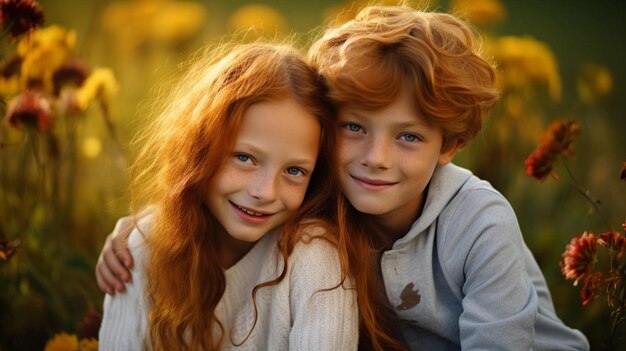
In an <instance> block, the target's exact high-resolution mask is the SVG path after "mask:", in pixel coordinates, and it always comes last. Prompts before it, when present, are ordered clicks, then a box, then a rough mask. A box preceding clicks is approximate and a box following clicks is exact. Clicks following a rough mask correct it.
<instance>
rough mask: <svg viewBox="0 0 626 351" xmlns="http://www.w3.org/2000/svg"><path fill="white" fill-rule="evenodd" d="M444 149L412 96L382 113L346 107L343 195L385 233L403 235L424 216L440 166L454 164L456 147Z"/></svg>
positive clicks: (342, 119)
mask: <svg viewBox="0 0 626 351" xmlns="http://www.w3.org/2000/svg"><path fill="white" fill-rule="evenodd" d="M442 146H443V134H442V132H441V130H440V129H439V128H436V127H433V126H431V125H429V124H428V123H427V122H426V120H425V119H424V118H423V117H421V115H420V113H419V112H418V111H417V109H416V108H415V107H414V100H413V99H412V98H411V96H410V95H409V94H408V93H404V94H402V95H401V96H400V97H399V98H398V99H397V100H396V101H395V102H393V103H392V104H391V105H389V106H387V107H386V108H384V109H381V110H377V111H366V110H360V109H357V108H352V107H346V108H343V109H342V110H341V111H340V130H339V165H340V171H339V176H340V180H341V184H342V188H343V192H344V194H345V195H346V197H347V198H348V200H350V203H352V205H353V206H354V207H355V208H356V209H357V210H359V211H360V212H363V213H367V214H371V215H374V216H375V217H376V220H377V222H378V223H379V224H380V225H381V226H382V227H383V228H384V229H385V230H391V231H393V232H396V231H401V232H402V233H401V235H404V234H406V231H407V230H408V229H409V228H410V226H411V224H412V223H413V222H414V221H415V219H416V218H417V217H418V216H419V214H420V212H421V209H422V203H423V198H424V190H425V189H426V186H427V185H428V182H429V181H430V178H431V176H432V174H433V172H434V170H435V167H436V166H437V164H446V163H448V162H450V161H451V160H452V157H453V156H454V154H455V153H456V147H454V148H452V149H451V150H448V151H445V152H441V148H442Z"/></svg>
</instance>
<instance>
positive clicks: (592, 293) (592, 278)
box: [580, 272, 602, 306]
mask: <svg viewBox="0 0 626 351" xmlns="http://www.w3.org/2000/svg"><path fill="white" fill-rule="evenodd" d="M601 283H602V272H598V273H595V274H591V275H589V276H588V277H587V278H586V279H585V284H584V285H583V288H582V289H580V298H581V299H582V300H583V306H586V305H587V304H589V302H591V301H592V300H593V298H594V297H596V293H597V291H598V287H599V286H600V284H601Z"/></svg>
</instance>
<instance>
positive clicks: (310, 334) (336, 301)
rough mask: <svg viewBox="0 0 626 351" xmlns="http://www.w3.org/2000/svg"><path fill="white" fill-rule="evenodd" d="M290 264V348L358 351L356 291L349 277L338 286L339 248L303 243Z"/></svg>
mask: <svg viewBox="0 0 626 351" xmlns="http://www.w3.org/2000/svg"><path fill="white" fill-rule="evenodd" d="M290 265H291V266H290V267H289V273H288V274H289V277H290V285H291V286H290V306H291V314H292V323H293V324H292V328H291V331H290V335H289V349H290V350H316V351H317V350H320V351H321V350H356V349H357V344H358V338H359V334H358V309H357V301H356V289H354V284H353V281H352V279H351V278H349V277H348V278H347V279H346V281H345V282H344V283H343V284H342V285H339V283H340V282H341V266H340V261H339V254H338V252H337V248H336V247H335V246H334V245H332V244H331V243H329V242H328V241H326V240H323V239H320V238H314V239H313V240H311V241H310V242H301V243H299V244H298V245H297V246H296V248H295V249H294V251H293V253H292V254H291V256H290ZM338 285H339V286H338ZM335 287H336V288H335ZM325 289H328V290H325Z"/></svg>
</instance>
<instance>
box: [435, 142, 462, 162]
mask: <svg viewBox="0 0 626 351" xmlns="http://www.w3.org/2000/svg"><path fill="white" fill-rule="evenodd" d="M460 147H461V143H460V142H458V141H457V142H455V143H454V144H452V145H451V146H450V147H449V148H448V150H446V151H442V152H440V153H439V164H440V165H442V166H443V165H447V164H448V163H450V161H452V159H453V158H454V155H456V152H457V151H459V148H460Z"/></svg>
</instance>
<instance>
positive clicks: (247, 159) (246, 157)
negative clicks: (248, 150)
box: [235, 153, 252, 163]
mask: <svg viewBox="0 0 626 351" xmlns="http://www.w3.org/2000/svg"><path fill="white" fill-rule="evenodd" d="M235 157H236V158H237V159H238V160H239V161H241V162H243V163H250V162H252V157H250V155H246V154H240V153H238V154H235Z"/></svg>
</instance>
